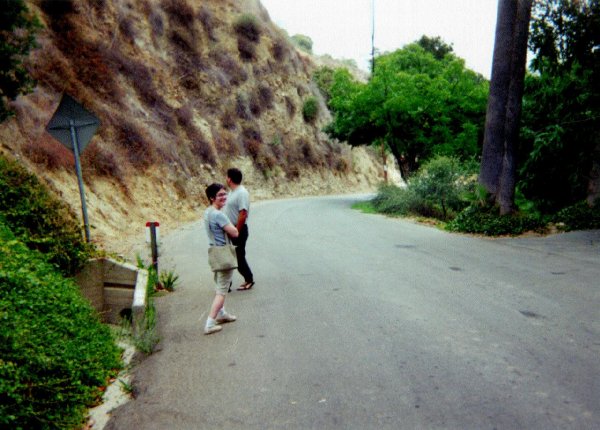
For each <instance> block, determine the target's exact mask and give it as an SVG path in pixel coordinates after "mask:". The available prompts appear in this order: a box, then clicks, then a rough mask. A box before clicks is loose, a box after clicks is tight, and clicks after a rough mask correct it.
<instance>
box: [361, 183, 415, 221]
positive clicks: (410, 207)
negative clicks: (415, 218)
mask: <svg viewBox="0 0 600 430" xmlns="http://www.w3.org/2000/svg"><path fill="white" fill-rule="evenodd" d="M371 204H372V205H373V207H374V208H375V210H376V211H377V212H379V213H383V214H386V215H397V216H400V215H410V214H421V213H423V212H424V205H423V201H422V200H421V199H420V198H419V196H417V194H416V193H415V192H414V190H412V189H410V188H399V187H396V186H394V185H382V186H380V187H379V190H378V191H377V195H376V196H375V198H373V200H371Z"/></svg>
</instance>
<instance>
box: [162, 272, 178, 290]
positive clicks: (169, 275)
mask: <svg viewBox="0 0 600 430" xmlns="http://www.w3.org/2000/svg"><path fill="white" fill-rule="evenodd" d="M158 278H159V282H160V284H161V285H162V286H163V288H164V289H165V290H167V291H175V286H176V285H177V281H178V280H179V275H177V274H176V273H175V272H174V271H173V270H168V271H166V272H164V271H163V272H160V276H159V277H158Z"/></svg>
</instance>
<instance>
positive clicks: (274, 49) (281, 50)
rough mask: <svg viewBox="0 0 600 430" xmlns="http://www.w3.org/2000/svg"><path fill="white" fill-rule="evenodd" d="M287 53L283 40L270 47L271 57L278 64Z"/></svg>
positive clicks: (278, 40)
mask: <svg viewBox="0 0 600 430" xmlns="http://www.w3.org/2000/svg"><path fill="white" fill-rule="evenodd" d="M287 53H288V49H287V44H286V43H285V42H284V41H283V40H281V39H277V40H275V41H274V42H273V44H272V45H271V55H272V56H273V58H274V59H275V60H277V61H278V62H281V61H283V59H284V58H285V57H286V56H287Z"/></svg>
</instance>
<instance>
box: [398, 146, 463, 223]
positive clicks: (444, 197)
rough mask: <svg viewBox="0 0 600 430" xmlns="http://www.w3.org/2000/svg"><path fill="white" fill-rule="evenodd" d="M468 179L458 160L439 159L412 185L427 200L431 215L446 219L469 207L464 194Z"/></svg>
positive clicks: (425, 201) (424, 167) (415, 178)
mask: <svg viewBox="0 0 600 430" xmlns="http://www.w3.org/2000/svg"><path fill="white" fill-rule="evenodd" d="M464 178H465V175H464V170H463V168H462V166H461V165H460V163H459V161H458V160H457V159H455V158H451V157H445V156H438V157H435V158H433V159H432V160H430V161H428V162H427V163H426V164H424V165H423V167H422V168H421V169H420V170H419V172H418V173H417V175H415V177H414V178H413V179H412V180H410V181H409V183H408V186H409V188H411V189H412V190H414V193H415V194H416V195H417V196H419V197H420V198H421V199H422V200H423V206H424V207H426V208H427V212H428V213H430V214H432V215H434V216H435V214H439V215H437V216H435V217H436V218H441V219H443V220H446V219H448V217H449V216H452V215H453V214H454V212H457V211H460V210H462V209H464V208H465V207H466V206H467V205H468V204H467V202H466V200H465V197H464V195H465V193H466V191H467V188H468V186H469V185H470V182H469V181H468V180H466V179H464ZM422 215H427V214H422Z"/></svg>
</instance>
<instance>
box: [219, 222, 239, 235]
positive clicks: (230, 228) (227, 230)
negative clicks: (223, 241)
mask: <svg viewBox="0 0 600 430" xmlns="http://www.w3.org/2000/svg"><path fill="white" fill-rule="evenodd" d="M223 230H224V231H225V233H227V234H228V235H229V237H238V236H239V232H238V229H237V228H235V227H234V226H233V224H231V223H229V224H227V225H226V226H225V227H223Z"/></svg>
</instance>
